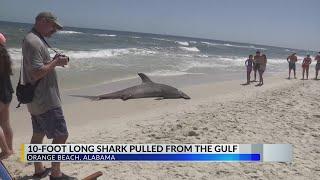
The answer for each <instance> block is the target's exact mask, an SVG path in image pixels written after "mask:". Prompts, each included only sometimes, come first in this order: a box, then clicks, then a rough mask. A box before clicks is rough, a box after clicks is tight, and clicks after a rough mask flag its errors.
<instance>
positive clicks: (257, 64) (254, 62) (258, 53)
mask: <svg viewBox="0 0 320 180" xmlns="http://www.w3.org/2000/svg"><path fill="white" fill-rule="evenodd" d="M260 57H261V55H260V51H257V52H256V55H255V56H254V57H253V71H254V81H256V80H257V71H258V69H259V63H257V61H259V59H260Z"/></svg>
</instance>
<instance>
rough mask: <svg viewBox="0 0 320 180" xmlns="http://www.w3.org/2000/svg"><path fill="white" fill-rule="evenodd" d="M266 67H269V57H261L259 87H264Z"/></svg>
mask: <svg viewBox="0 0 320 180" xmlns="http://www.w3.org/2000/svg"><path fill="white" fill-rule="evenodd" d="M266 66H267V56H266V55H265V54H262V55H261V58H260V61H259V69H258V72H259V84H258V86H262V85H263V73H264V71H265V70H266Z"/></svg>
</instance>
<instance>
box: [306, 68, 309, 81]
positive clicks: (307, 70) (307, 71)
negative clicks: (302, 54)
mask: <svg viewBox="0 0 320 180" xmlns="http://www.w3.org/2000/svg"><path fill="white" fill-rule="evenodd" d="M306 73H307V79H309V67H307V69H306Z"/></svg>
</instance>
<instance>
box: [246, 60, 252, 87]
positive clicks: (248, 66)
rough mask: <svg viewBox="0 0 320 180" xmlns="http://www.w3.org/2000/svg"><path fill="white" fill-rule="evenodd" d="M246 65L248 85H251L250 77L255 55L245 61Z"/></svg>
mask: <svg viewBox="0 0 320 180" xmlns="http://www.w3.org/2000/svg"><path fill="white" fill-rule="evenodd" d="M245 65H246V67H247V84H250V76H251V71H252V66H253V55H249V59H247V60H246V61H245Z"/></svg>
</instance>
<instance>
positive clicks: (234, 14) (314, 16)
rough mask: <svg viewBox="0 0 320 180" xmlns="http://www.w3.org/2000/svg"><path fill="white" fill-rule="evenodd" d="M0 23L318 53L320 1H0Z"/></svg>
mask: <svg viewBox="0 0 320 180" xmlns="http://www.w3.org/2000/svg"><path fill="white" fill-rule="evenodd" d="M0 4H1V5H0V21H12V22H24V23H34V18H35V16H36V15H37V14H38V13H39V12H41V11H51V12H53V13H54V14H55V15H56V16H57V17H58V19H59V21H60V22H61V23H62V24H63V25H64V26H71V27H85V28H96V29H108V30H119V31H133V32H145V33H155V34H166V35H178V36H188V37H198V38H207V39H214V40H225V41H233V42H244V43H254V44H262V45H271V46H279V47H288V48H297V49H305V50H315V51H319V50H320V0H1V2H0Z"/></svg>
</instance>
